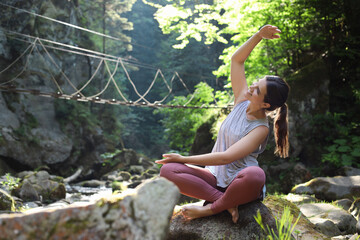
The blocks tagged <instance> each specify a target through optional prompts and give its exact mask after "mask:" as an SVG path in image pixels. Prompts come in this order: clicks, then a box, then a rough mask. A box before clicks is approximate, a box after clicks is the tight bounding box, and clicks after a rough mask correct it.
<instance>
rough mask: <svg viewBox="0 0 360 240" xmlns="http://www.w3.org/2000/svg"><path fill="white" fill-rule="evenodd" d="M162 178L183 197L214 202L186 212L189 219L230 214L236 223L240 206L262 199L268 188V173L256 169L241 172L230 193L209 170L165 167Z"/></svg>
mask: <svg viewBox="0 0 360 240" xmlns="http://www.w3.org/2000/svg"><path fill="white" fill-rule="evenodd" d="M160 176H162V177H165V178H167V179H168V180H170V181H172V182H174V183H175V184H176V185H177V187H178V188H179V190H180V192H181V193H182V194H184V195H187V196H190V197H194V198H198V199H204V200H206V201H208V202H212V204H208V205H206V206H188V207H185V208H183V210H182V212H183V215H184V217H185V218H187V219H194V218H199V217H205V216H210V215H213V214H217V213H219V212H222V211H224V210H228V211H229V212H230V214H231V215H232V220H233V221H234V222H236V221H237V220H238V217H239V216H238V211H237V206H238V205H241V204H245V203H248V202H251V201H254V200H256V199H258V198H259V195H260V193H261V190H262V187H263V186H264V184H265V173H264V171H263V170H262V169H261V168H259V167H256V166H251V167H247V168H245V169H243V170H241V171H240V172H239V174H238V175H237V177H236V178H235V179H234V180H233V181H232V182H231V183H230V185H229V186H228V187H227V188H226V190H225V189H221V188H219V187H217V186H216V178H215V177H214V176H213V175H212V174H211V172H210V171H209V170H207V169H204V168H199V167H195V166H187V165H184V164H181V163H167V164H165V165H163V166H162V168H161V170H160Z"/></svg>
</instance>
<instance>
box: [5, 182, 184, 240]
mask: <svg viewBox="0 0 360 240" xmlns="http://www.w3.org/2000/svg"><path fill="white" fill-rule="evenodd" d="M178 197H179V190H178V188H177V187H176V186H175V185H174V184H173V183H171V182H170V181H168V180H166V179H164V178H158V179H155V180H152V181H148V182H146V183H144V184H143V185H141V187H139V188H138V189H136V191H135V192H134V193H132V194H130V195H127V196H121V195H114V196H113V197H112V198H109V199H102V200H100V201H98V202H97V203H87V204H82V205H79V204H78V205H76V204H72V205H70V206H68V207H65V208H61V209H56V210H54V209H52V210H42V211H40V212H29V213H25V214H11V215H9V214H3V215H0V232H1V239H4V240H5V239H6V240H7V239H9V240H10V239H11V240H12V239H37V240H41V239H74V240H76V239H79V240H80V239H92V240H107V239H124V240H125V239H139V240H140V239H154V240H155V239H156V240H157V239H159V240H161V239H165V237H166V234H167V232H168V226H169V221H170V217H171V215H172V213H173V209H174V206H175V203H176V201H177V198H178Z"/></svg>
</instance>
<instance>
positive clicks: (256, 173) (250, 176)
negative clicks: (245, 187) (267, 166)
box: [241, 166, 266, 186]
mask: <svg viewBox="0 0 360 240" xmlns="http://www.w3.org/2000/svg"><path fill="white" fill-rule="evenodd" d="M241 175H242V177H243V178H244V179H246V181H248V182H251V183H252V184H255V185H259V186H263V185H264V184H265V180H266V176H265V172H264V170H262V169H261V168H260V167H258V166H251V167H247V168H245V169H244V170H243V172H242V173H241Z"/></svg>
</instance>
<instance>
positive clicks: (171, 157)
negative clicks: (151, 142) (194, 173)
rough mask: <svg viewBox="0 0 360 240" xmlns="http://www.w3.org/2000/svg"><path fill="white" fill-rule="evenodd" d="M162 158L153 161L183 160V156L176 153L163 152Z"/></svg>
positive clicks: (160, 162)
mask: <svg viewBox="0 0 360 240" xmlns="http://www.w3.org/2000/svg"><path fill="white" fill-rule="evenodd" d="M163 158H164V159H161V160H156V161H155V163H157V164H166V163H171V162H184V161H183V160H184V157H183V156H181V155H180V154H177V153H169V154H163Z"/></svg>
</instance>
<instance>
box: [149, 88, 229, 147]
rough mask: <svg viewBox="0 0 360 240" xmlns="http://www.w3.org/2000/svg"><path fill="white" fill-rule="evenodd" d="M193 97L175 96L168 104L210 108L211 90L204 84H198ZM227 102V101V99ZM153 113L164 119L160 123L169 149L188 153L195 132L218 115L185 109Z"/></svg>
mask: <svg viewBox="0 0 360 240" xmlns="http://www.w3.org/2000/svg"><path fill="white" fill-rule="evenodd" d="M195 88H196V90H195V92H194V95H193V96H192V95H188V96H187V97H184V96H177V97H175V98H174V99H173V100H172V101H171V103H170V104H174V105H185V104H186V103H188V104H187V106H194V105H197V106H201V105H204V106H210V105H211V104H212V103H213V101H214V99H215V96H214V93H213V89H212V88H211V87H210V86H208V85H207V84H206V83H199V84H198V85H196V86H195ZM217 96H218V99H217V100H218V101H220V103H221V101H224V100H225V97H224V96H223V95H219V94H218V95H217ZM227 100H228V99H227ZM155 113H161V114H162V115H163V116H164V118H163V120H162V123H163V125H164V127H165V134H166V137H167V138H168V139H169V140H170V147H171V148H173V149H176V150H180V151H183V152H188V151H190V148H191V145H192V143H193V141H194V137H195V133H196V130H197V129H198V128H199V126H200V125H201V124H203V123H204V122H206V121H207V120H208V119H209V118H210V117H211V116H213V115H214V114H217V113H218V110H214V109H206V108H202V109H186V108H175V109H171V108H163V109H158V110H157V111H156V112H155Z"/></svg>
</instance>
